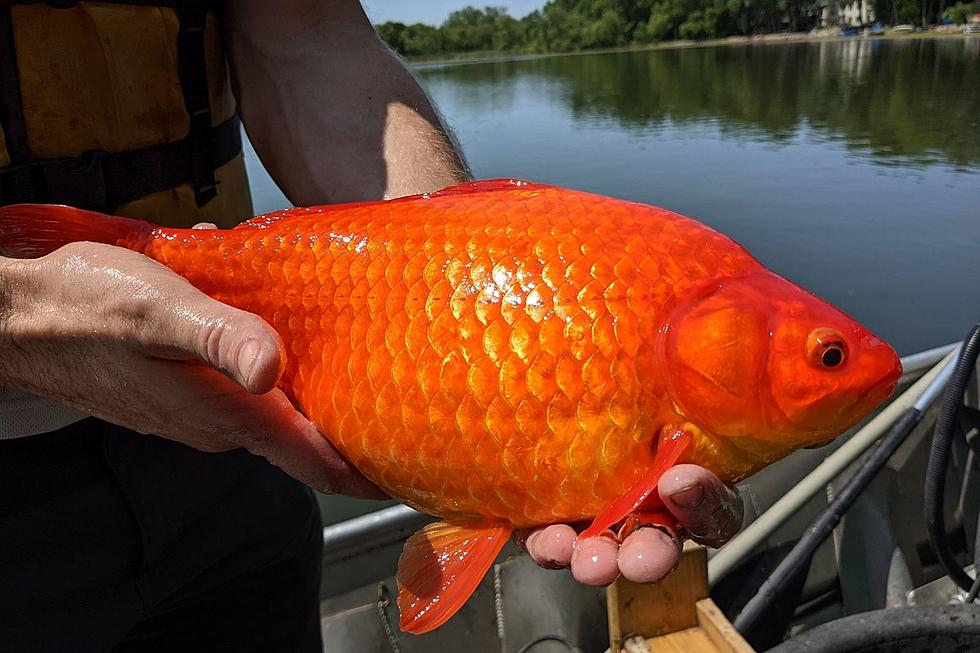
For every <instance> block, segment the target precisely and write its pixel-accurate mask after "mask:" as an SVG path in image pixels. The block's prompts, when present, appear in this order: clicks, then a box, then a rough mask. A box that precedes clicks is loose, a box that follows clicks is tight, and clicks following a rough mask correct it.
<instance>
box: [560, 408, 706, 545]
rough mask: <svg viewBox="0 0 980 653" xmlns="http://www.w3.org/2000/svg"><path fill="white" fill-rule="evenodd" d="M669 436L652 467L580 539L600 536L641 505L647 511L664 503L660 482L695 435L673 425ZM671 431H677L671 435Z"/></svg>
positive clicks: (661, 446) (660, 444)
mask: <svg viewBox="0 0 980 653" xmlns="http://www.w3.org/2000/svg"><path fill="white" fill-rule="evenodd" d="M664 433H665V434H668V435H667V437H662V438H661V440H660V443H659V444H658V446H657V457H656V460H655V461H654V463H653V465H651V466H650V469H648V470H647V472H646V473H645V474H644V475H643V476H642V477H641V478H640V480H639V481H637V482H636V483H635V484H634V485H633V487H631V488H630V489H629V490H627V491H626V492H625V493H624V494H623V495H622V496H620V497H619V498H618V499H616V500H615V501H613V502H612V503H611V504H609V505H608V506H607V507H606V508H605V510H603V511H602V512H601V513H599V514H598V515H596V518H595V519H593V520H592V523H591V524H590V525H589V527H588V528H586V529H585V530H584V531H582V533H581V534H580V535H579V539H584V538H586V537H594V536H596V535H599V534H600V533H602V532H603V531H604V530H606V529H607V528H610V527H611V526H612V525H613V524H616V523H618V522H620V521H622V520H623V519H626V518H627V517H628V516H630V515H631V514H632V513H634V512H636V511H637V510H638V509H639V508H640V507H641V506H642V507H643V509H644V510H648V511H649V510H653V509H655V508H656V507H657V506H660V505H663V504H662V502H661V501H660V497H659V496H657V495H656V494H654V492H655V491H656V489H657V483H659V482H660V477H661V476H663V475H664V474H665V473H666V472H667V470H668V469H670V468H671V467H673V466H674V465H676V464H677V463H678V461H680V459H681V456H683V455H684V454H685V453H686V452H687V451H688V450H689V449H690V448H691V445H692V444H693V441H694V439H693V437H692V436H691V434H690V433H688V432H687V431H678V430H677V429H674V428H672V427H667V428H665V429H664ZM669 434H677V435H676V436H675V437H671V435H669Z"/></svg>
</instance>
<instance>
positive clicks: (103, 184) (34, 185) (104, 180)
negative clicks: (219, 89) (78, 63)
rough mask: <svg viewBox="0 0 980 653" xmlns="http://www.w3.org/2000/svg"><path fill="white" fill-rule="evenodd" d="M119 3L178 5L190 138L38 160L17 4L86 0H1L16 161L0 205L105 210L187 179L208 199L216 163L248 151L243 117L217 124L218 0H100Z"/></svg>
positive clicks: (2, 115) (4, 101)
mask: <svg viewBox="0 0 980 653" xmlns="http://www.w3.org/2000/svg"><path fill="white" fill-rule="evenodd" d="M100 1H102V2H111V3H114V4H127V5H143V6H154V7H172V8H173V9H174V10H175V11H176V14H177V18H178V21H179V30H178V32H177V61H178V66H179V71H178V72H179V75H180V85H181V89H182V91H183V95H184V107H185V108H186V109H187V115H188V119H189V130H188V134H187V138H185V139H184V140H182V141H179V142H177V143H169V144H164V145H158V146H153V147H147V148H142V149H137V150H128V151H125V152H114V153H109V152H102V151H93V152H87V153H85V154H83V155H82V156H78V157H69V158H64V159H56V160H52V159H47V160H33V161H32V160H31V153H30V148H29V146H28V139H27V128H26V124H25V121H24V111H23V102H22V98H21V93H20V80H19V76H18V69H17V59H16V49H15V47H14V35H13V27H12V25H11V20H10V7H11V6H12V5H28V4H47V5H49V6H51V7H53V8H55V9H67V8H71V7H74V6H75V5H77V4H78V0H46V1H45V0H0V123H2V125H3V133H4V140H5V144H6V148H7V152H8V153H9V155H10V165H9V166H7V167H5V168H0V205H5V204H13V203H17V202H46V203H63V204H71V205H73V206H78V207H80V208H87V209H92V210H100V211H110V212H111V211H113V210H115V208H116V207H118V206H119V205H121V204H125V203H127V202H130V201H132V200H134V199H137V198H139V197H142V196H144V195H148V194H149V193H154V192H157V191H161V190H166V189H168V188H173V187H174V186H178V185H180V184H182V183H187V182H190V183H191V185H192V186H193V188H194V199H195V201H196V202H197V205H198V206H204V205H205V204H207V203H208V202H209V201H211V200H212V199H214V197H215V196H216V195H217V187H216V183H215V178H214V170H215V168H217V167H219V166H222V165H224V164H225V163H227V162H228V161H230V160H231V159H232V158H234V157H235V156H236V155H237V154H238V153H239V152H241V133H240V126H239V122H238V119H237V118H232V119H231V120H228V121H225V122H224V123H222V124H221V125H219V126H217V127H212V126H211V102H210V98H209V93H208V80H207V61H206V57H205V26H206V24H207V17H208V10H209V9H210V8H211V7H212V6H214V5H215V4H216V0H100Z"/></svg>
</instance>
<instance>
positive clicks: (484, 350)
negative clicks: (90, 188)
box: [141, 188, 754, 526]
mask: <svg viewBox="0 0 980 653" xmlns="http://www.w3.org/2000/svg"><path fill="white" fill-rule="evenodd" d="M296 213H297V212H293V213H292V214H290V215H291V216H292V217H291V219H289V220H281V221H277V220H276V219H275V218H274V216H273V217H272V218H266V219H265V220H264V221H262V222H261V223H259V222H258V220H259V219H257V220H256V221H253V223H255V224H260V228H241V229H238V230H236V231H235V236H234V237H232V236H231V234H228V233H225V234H224V235H223V237H220V238H219V237H217V236H215V235H211V234H209V233H207V232H186V231H185V232H180V235H179V236H177V237H174V238H170V239H160V238H154V239H153V240H150V241H148V242H145V243H141V244H142V245H143V249H144V251H145V252H146V253H147V254H149V255H151V256H153V257H154V258H157V259H158V260H161V261H163V262H164V263H166V264H168V265H170V266H171V267H173V268H174V269H175V270H176V271H177V272H179V273H181V274H183V275H184V276H186V277H188V278H189V279H190V280H191V281H192V282H193V283H194V284H195V285H197V286H198V287H199V288H201V289H202V290H204V291H205V292H207V293H209V294H211V295H213V296H215V297H216V298H217V299H220V300H223V301H231V302H232V303H234V304H235V305H237V306H240V307H242V308H244V309H246V310H249V311H252V312H254V313H257V314H258V315H260V316H262V317H264V318H265V319H266V320H268V321H269V322H270V324H272V326H273V327H275V328H276V330H277V331H278V332H279V333H280V334H281V335H282V337H283V340H284V341H285V342H286V344H287V348H288V352H289V356H288V360H287V366H286V370H285V372H284V375H283V377H282V381H281V383H282V385H283V387H284V388H285V389H286V391H287V393H288V394H289V395H290V396H291V397H293V398H294V400H295V401H296V402H297V404H298V405H299V407H300V408H301V409H302V410H303V411H304V413H305V414H306V415H307V416H309V417H310V419H312V420H313V421H314V422H315V423H316V424H317V425H318V426H319V427H320V428H321V430H322V431H323V432H324V433H325V434H327V435H328V436H329V437H330V439H331V440H332V441H333V442H334V443H335V444H336V445H337V447H338V448H339V449H340V450H341V451H342V452H343V453H344V455H345V456H347V457H348V458H349V459H350V460H351V461H352V462H353V463H354V464H355V465H357V467H358V468H359V469H361V470H362V471H363V472H364V473H365V474H366V475H367V476H368V477H370V478H372V479H373V480H375V481H376V482H378V483H379V484H380V485H381V486H382V487H383V488H384V489H385V490H387V491H388V492H390V493H391V494H392V495H393V496H395V497H397V498H399V499H402V500H404V501H407V502H408V503H410V504H412V505H414V506H416V507H418V508H420V509H423V510H425V511H427V512H430V513H434V514H438V515H442V516H445V517H450V518H457V519H460V518H471V517H478V516H483V517H488V516H489V517H494V518H501V519H504V520H507V521H509V522H511V523H512V524H514V525H517V526H522V525H530V524H535V523H544V522H552V521H559V520H562V521H564V520H575V519H582V518H587V517H589V516H592V515H594V514H596V513H597V512H598V511H599V510H600V509H601V508H602V507H603V506H604V505H606V504H608V503H609V502H610V501H611V500H612V499H614V498H615V497H617V496H619V495H621V494H622V493H623V492H625V491H626V489H628V488H629V487H630V485H631V484H632V483H634V482H635V481H636V480H637V478H638V475H639V474H640V473H641V472H642V470H644V469H646V468H647V467H649V465H650V464H651V461H652V459H653V458H652V457H653V453H654V451H653V449H654V445H653V442H654V439H655V436H656V435H657V434H656V432H655V429H656V428H658V425H660V424H663V423H664V422H665V421H669V420H670V419H671V418H673V417H676V416H674V415H673V412H672V409H671V408H670V407H669V405H668V403H667V402H666V401H664V391H663V389H662V385H663V384H662V380H660V379H659V378H658V377H657V374H656V371H655V370H654V369H653V367H652V366H653V352H652V349H651V347H650V344H649V343H652V342H653V339H654V336H655V334H656V331H657V329H658V328H659V326H660V324H662V323H663V321H664V319H665V316H666V313H667V311H669V310H670V309H671V307H672V306H673V304H674V303H675V302H676V301H677V297H678V296H682V295H683V294H684V293H685V292H688V291H689V290H691V289H693V288H694V287H695V286H696V285H697V284H699V283H702V282H703V280H704V278H705V277H707V276H710V275H713V274H726V273H731V272H733V271H735V270H737V269H738V267H739V266H745V265H751V264H754V263H753V262H752V259H751V258H750V257H749V256H748V255H747V254H745V253H744V252H743V251H742V250H741V249H740V248H738V247H737V246H736V245H734V244H733V243H731V241H729V240H727V239H726V238H724V237H722V236H719V235H717V234H715V233H714V232H712V231H710V230H708V229H706V228H704V227H702V226H701V225H699V224H697V223H695V222H693V221H690V220H687V219H684V218H680V217H679V216H676V215H674V214H672V213H669V212H667V211H664V210H662V209H654V208H651V207H645V206H638V205H633V204H630V203H626V202H621V201H618V200H611V199H605V198H598V197H594V196H586V195H582V194H578V193H571V192H568V191H558V190H557V189H551V188H529V189H526V190H522V189H512V190H506V191H498V192H494V193H484V194H483V195H482V196H481V197H476V196H475V195H467V194H460V195H458V196H453V195H451V194H450V195H447V196H443V197H438V198H434V199H432V200H416V201H410V202H399V201H393V202H388V203H383V204H378V203H373V204H365V205H348V206H345V207H341V208H338V209H334V210H331V209H329V208H327V209H322V208H321V209H314V210H309V211H304V212H299V213H300V215H298V216H297V215H296ZM302 234H306V236H303V235H302ZM243 280H247V283H245V282H243ZM230 287H235V288H237V290H236V292H235V294H234V296H232V295H230V294H229V292H228V291H226V290H224V289H225V288H230ZM641 378H642V379H644V381H643V383H641V381H640V379H641ZM644 384H645V385H644Z"/></svg>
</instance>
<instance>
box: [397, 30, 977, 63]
mask: <svg viewBox="0 0 980 653" xmlns="http://www.w3.org/2000/svg"><path fill="white" fill-rule="evenodd" d="M966 36H967V35H966V34H964V33H963V32H949V31H938V30H931V31H924V32H886V33H884V34H878V35H875V36H839V35H836V34H832V35H823V34H810V33H809V32H794V33H788V34H762V35H758V36H728V37H726V38H722V39H706V40H702V41H688V40H677V41H662V42H660V43H643V44H634V45H628V46H624V47H619V48H600V49H594V50H574V51H571V52H543V53H534V54H530V53H527V52H495V51H484V52H460V53H458V54H453V55H439V56H435V57H409V58H408V61H409V63H412V64H417V65H437V64H450V63H486V62H492V61H520V60H525V59H541V58H544V57H572V56H576V55H583V54H611V53H616V52H644V51H647V50H676V49H680V48H709V47H717V46H724V45H748V44H751V45H767V44H773V43H802V42H832V41H854V40H865V39H867V40H871V39H888V40H896V41H898V40H906V39H934V38H966Z"/></svg>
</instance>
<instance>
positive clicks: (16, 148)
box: [0, 6, 31, 165]
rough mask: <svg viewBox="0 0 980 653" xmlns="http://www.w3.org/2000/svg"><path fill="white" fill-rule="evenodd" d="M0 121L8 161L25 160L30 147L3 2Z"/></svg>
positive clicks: (7, 10)
mask: <svg viewBox="0 0 980 653" xmlns="http://www.w3.org/2000/svg"><path fill="white" fill-rule="evenodd" d="M0 124H2V125H3V139H4V144H5V145H6V148H7V155H8V156H9V157H10V163H11V164H13V165H20V164H23V163H27V162H28V161H29V160H30V158H31V151H30V148H29V147H28V145H27V125H26V123H25V122H24V105H23V102H22V101H21V96H20V75H19V74H18V73H17V49H16V47H15V46H14V27H13V25H12V24H11V20H10V7H5V6H0Z"/></svg>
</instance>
